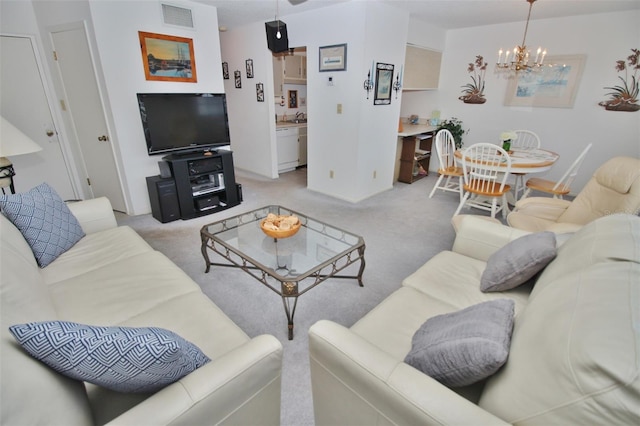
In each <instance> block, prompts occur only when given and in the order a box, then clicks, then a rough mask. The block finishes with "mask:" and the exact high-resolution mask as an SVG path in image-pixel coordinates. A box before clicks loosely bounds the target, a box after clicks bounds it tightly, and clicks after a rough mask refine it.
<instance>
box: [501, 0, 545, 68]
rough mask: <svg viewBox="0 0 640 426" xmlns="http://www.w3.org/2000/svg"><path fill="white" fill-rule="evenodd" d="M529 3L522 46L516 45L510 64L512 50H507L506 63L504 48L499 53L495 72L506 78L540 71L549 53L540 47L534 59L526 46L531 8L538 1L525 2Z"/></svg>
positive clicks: (528, 0) (527, 0)
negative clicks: (518, 73) (516, 74)
mask: <svg viewBox="0 0 640 426" xmlns="http://www.w3.org/2000/svg"><path fill="white" fill-rule="evenodd" d="M525 1H526V2H527V3H529V13H528V14H527V23H526V25H525V27H524V35H523V36H522V44H519V45H516V47H514V48H513V57H512V59H511V62H509V55H510V54H511V51H510V50H507V51H506V52H504V53H505V56H504V62H503V61H502V53H503V51H502V48H501V49H500V50H499V51H498V62H497V63H496V67H495V71H496V72H497V73H500V74H502V75H504V76H505V77H511V76H513V75H515V73H516V72H518V71H526V72H531V71H535V70H539V69H540V68H541V67H542V63H543V61H544V57H545V55H546V54H547V51H546V50H544V49H543V48H542V47H538V50H537V51H536V56H535V59H533V52H531V51H530V50H529V49H528V48H527V45H526V40H527V30H528V29H529V20H530V18H531V8H532V7H533V3H534V2H536V1H537V0H525Z"/></svg>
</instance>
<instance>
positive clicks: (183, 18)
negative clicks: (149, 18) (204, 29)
mask: <svg viewBox="0 0 640 426" xmlns="http://www.w3.org/2000/svg"><path fill="white" fill-rule="evenodd" d="M162 17H163V18H164V23H165V24H168V25H177V26H179V27H187V28H193V16H191V9H185V8H182V7H177V6H171V5H168V4H163V5H162Z"/></svg>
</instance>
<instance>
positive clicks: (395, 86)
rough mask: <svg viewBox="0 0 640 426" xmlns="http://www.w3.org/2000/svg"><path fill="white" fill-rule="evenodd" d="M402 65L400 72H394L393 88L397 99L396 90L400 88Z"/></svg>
mask: <svg viewBox="0 0 640 426" xmlns="http://www.w3.org/2000/svg"><path fill="white" fill-rule="evenodd" d="M403 69H404V65H403V66H401V67H400V72H399V73H398V74H396V81H395V83H393V90H395V91H396V99H398V92H399V91H400V89H402V70H403Z"/></svg>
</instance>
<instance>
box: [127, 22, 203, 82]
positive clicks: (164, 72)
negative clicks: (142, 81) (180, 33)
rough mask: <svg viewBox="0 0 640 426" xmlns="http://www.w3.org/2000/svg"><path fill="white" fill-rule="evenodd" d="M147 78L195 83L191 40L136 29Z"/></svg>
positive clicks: (194, 63) (194, 65)
mask: <svg viewBox="0 0 640 426" xmlns="http://www.w3.org/2000/svg"><path fill="white" fill-rule="evenodd" d="M138 37H139V39H140V48H141V50H142V63H143V64H144V75H145V77H146V79H147V80H158V81H181V82H189V83H196V82H197V81H198V80H197V78H196V60H195V57H194V55H193V40H192V39H190V38H184V37H175V36H170V35H164V34H155V33H147V32H143V31H138Z"/></svg>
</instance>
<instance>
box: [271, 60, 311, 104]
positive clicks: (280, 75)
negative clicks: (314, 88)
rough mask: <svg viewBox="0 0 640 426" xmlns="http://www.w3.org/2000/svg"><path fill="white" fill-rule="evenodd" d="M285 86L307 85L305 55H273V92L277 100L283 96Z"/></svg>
mask: <svg viewBox="0 0 640 426" xmlns="http://www.w3.org/2000/svg"><path fill="white" fill-rule="evenodd" d="M285 84H307V57H306V56H305V55H273V92H274V95H275V96H276V97H277V98H280V97H281V96H283V95H284V85H285Z"/></svg>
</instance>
